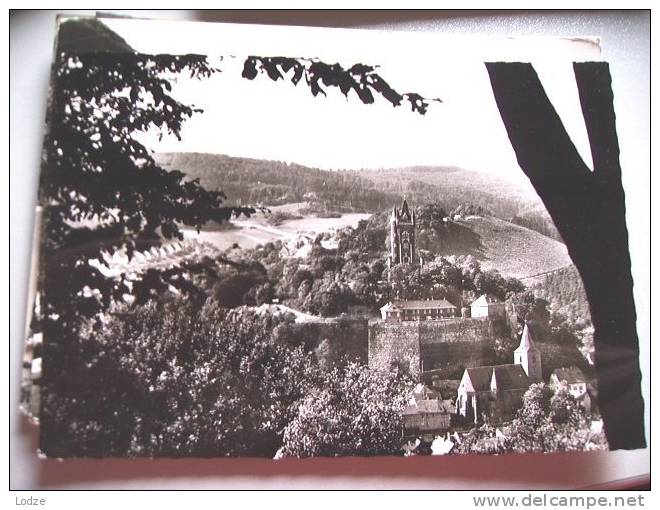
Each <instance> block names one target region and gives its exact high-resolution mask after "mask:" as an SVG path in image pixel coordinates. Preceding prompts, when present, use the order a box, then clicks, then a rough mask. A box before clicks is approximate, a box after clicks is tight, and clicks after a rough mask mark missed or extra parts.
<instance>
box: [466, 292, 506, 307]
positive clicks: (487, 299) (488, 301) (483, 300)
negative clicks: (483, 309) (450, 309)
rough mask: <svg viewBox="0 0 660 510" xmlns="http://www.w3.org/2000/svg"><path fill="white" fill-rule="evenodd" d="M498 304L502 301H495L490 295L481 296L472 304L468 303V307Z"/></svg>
mask: <svg viewBox="0 0 660 510" xmlns="http://www.w3.org/2000/svg"><path fill="white" fill-rule="evenodd" d="M500 303H502V301H500V300H499V299H497V298H496V297H495V296H493V295H491V294H482V295H481V296H479V297H478V298H477V299H475V300H474V301H473V302H472V303H470V306H488V305H492V304H500Z"/></svg>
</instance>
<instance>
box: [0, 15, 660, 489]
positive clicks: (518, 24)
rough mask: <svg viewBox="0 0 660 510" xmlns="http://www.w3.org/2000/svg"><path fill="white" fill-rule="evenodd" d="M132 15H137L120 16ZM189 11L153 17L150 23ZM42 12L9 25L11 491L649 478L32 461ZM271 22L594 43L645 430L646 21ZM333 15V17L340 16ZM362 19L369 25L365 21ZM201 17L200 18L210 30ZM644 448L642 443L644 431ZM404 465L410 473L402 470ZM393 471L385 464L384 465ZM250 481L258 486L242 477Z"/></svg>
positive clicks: (289, 464)
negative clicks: (607, 106) (599, 54)
mask: <svg viewBox="0 0 660 510" xmlns="http://www.w3.org/2000/svg"><path fill="white" fill-rule="evenodd" d="M131 14H132V15H142V14H143V13H139V12H138V13H135V12H132V13H131ZM164 14H167V16H168V17H176V16H181V17H184V18H187V19H194V18H195V16H197V15H196V14H195V13H194V12H192V11H188V12H184V13H174V14H173V13H156V14H154V17H163V15H164ZM54 16H55V14H54V13H52V12H50V13H49V12H39V11H33V12H19V13H13V14H12V16H11V26H10V29H11V32H10V44H11V65H10V78H11V80H10V93H11V106H10V113H11V124H10V134H11V147H10V175H11V185H10V196H11V206H10V214H11V231H10V241H11V248H10V264H11V272H10V286H11V295H10V302H11V305H10V340H11V344H10V359H9V364H10V379H9V380H10V384H11V386H10V410H11V412H12V414H11V415H10V416H11V421H10V472H11V487H12V488H17V489H31V488H40V487H49V488H64V487H67V488H74V487H75V488H104V487H112V488H125V489H146V488H171V489H174V488H222V487H224V488H229V487H231V488H248V487H258V488H283V487H297V488H302V487H306V488H318V487H322V488H348V487H352V488H365V487H371V488H402V487H409V488H422V487H424V488H456V489H458V488H471V489H474V488H477V487H481V488H496V487H500V488H504V487H509V488H516V487H517V488H523V487H530V488H531V487H536V488H551V487H555V488H559V487H577V486H582V485H585V484H587V485H591V484H596V483H602V482H606V481H609V480H613V479H618V478H624V477H629V476H635V475H639V474H643V473H648V472H649V450H638V451H630V452H626V451H619V452H607V453H597V454H575V455H573V456H565V455H547V456H542V457H541V458H540V457H539V456H532V455H522V456H510V457H506V458H504V457H498V458H493V457H470V458H443V459H416V460H415V459H400V460H399V459H395V460H390V459H354V460H350V461H349V460H344V459H332V460H324V459H314V460H310V461H302V462H301V461H286V462H281V463H272V462H271V461H261V460H224V459H219V460H217V461H216V460H213V461H194V460H192V461H176V462H175V461H170V460H165V461H148V460H138V461H121V460H118V461H92V460H90V461H68V462H63V463H58V462H56V461H51V460H49V461H43V460H39V459H37V457H36V455H35V447H36V435H35V430H34V429H33V428H31V427H26V425H25V424H24V422H23V421H22V420H21V419H20V417H19V416H18V413H17V410H18V396H19V386H18V381H19V372H20V365H21V349H22V330H23V324H24V322H23V321H24V314H25V297H26V291H27V278H28V272H29V261H30V242H31V229H32V221H33V209H34V208H33V205H34V203H35V198H36V187H37V178H38V171H39V160H40V151H41V142H42V134H43V119H44V114H45V101H46V93H47V83H48V71H49V64H50V60H51V48H52V41H53V35H54ZM250 16H251V17H252V20H255V19H256V20H258V21H260V22H268V21H269V20H268V19H266V16H267V14H266V13H252V14H250V13H236V12H233V11H232V12H229V13H225V14H213V13H203V14H202V15H201V16H200V17H202V18H204V19H205V20H207V21H221V20H223V19H224V20H227V21H234V20H237V18H240V19H238V21H249V20H250ZM271 16H272V17H273V18H274V21H275V22H279V23H284V22H286V23H288V24H295V23H296V20H298V21H299V22H300V21H302V22H306V23H308V24H315V25H324V24H327V25H334V26H356V23H355V21H354V19H355V18H358V21H357V24H359V25H365V26H367V25H368V26H369V28H372V27H377V28H386V29H393V30H414V31H424V32H425V31H432V32H448V33H482V34H489V33H490V34H502V35H510V34H528V35H530V34H533V35H542V34H543V35H576V34H579V35H584V34H587V35H599V36H601V37H602V47H603V50H604V51H603V58H604V59H605V60H608V61H609V62H610V64H611V71H612V77H613V88H614V95H615V109H616V112H617V126H618V133H619V141H620V145H621V163H622V168H623V184H624V188H625V191H626V197H627V220H628V228H629V232H630V239H631V241H630V250H631V256H632V271H633V277H634V279H635V300H636V305H637V313H638V334H639V338H640V351H641V354H640V363H641V367H642V372H643V375H644V380H643V385H642V389H643V395H644V398H645V401H646V402H647V406H646V413H645V420H646V425H647V431H649V430H650V429H649V421H650V412H649V404H650V398H649V397H650V384H649V376H650V310H649V297H650V277H649V274H650V260H649V251H650V225H649V215H650V190H649V186H648V183H649V177H650V161H649V150H650V145H649V142H650V140H649V130H650V115H649V107H650V48H649V33H650V20H649V17H648V15H647V14H637V13H634V12H627V13H616V12H605V13H597V12H590V13H565V14H543V13H533V14H512V15H505V14H497V15H490V16H479V15H477V14H475V13H470V14H469V15H465V16H464V17H462V16H461V15H460V14H459V15H455V16H454V17H452V16H448V15H443V14H442V13H440V14H433V13H422V14H421V15H419V16H421V17H422V19H415V18H413V17H411V16H413V15H412V14H411V13H404V14H402V15H401V16H403V17H404V18H405V20H404V21H397V13H396V12H388V13H373V14H372V15H364V14H356V15H355V16H351V15H350V14H349V15H342V14H341V13H337V12H334V13H318V14H316V15H315V14H309V13H294V14H291V15H290V17H289V18H287V17H286V14H283V13H277V14H276V15H271ZM342 16H345V17H342ZM365 16H370V18H369V19H368V18H367V17H365ZM210 18H211V19H210ZM647 437H648V432H647ZM410 460H413V463H410V462H409V461H410ZM393 462H394V463H393ZM257 471H258V472H259V473H260V475H259V476H255V475H254V473H256V472H257Z"/></svg>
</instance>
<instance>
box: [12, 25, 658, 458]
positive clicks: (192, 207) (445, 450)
mask: <svg viewBox="0 0 660 510" xmlns="http://www.w3.org/2000/svg"><path fill="white" fill-rule="evenodd" d="M81 41H83V42H81ZM38 210H39V235H38V237H37V246H35V251H36V254H37V255H36V256H35V263H34V266H35V268H36V270H38V271H37V272H38V277H37V278H36V279H35V286H34V288H35V299H34V306H32V308H31V315H30V320H29V335H28V341H27V349H26V355H25V365H24V366H25V369H24V370H25V377H24V383H23V390H24V398H23V403H24V408H25V410H26V411H27V412H29V413H30V414H31V415H32V416H33V418H34V419H35V420H37V421H38V422H39V427H40V450H41V452H42V453H43V454H45V455H46V456H49V457H58V458H67V457H135V456H145V457H225V456H242V457H265V458H282V457H312V456H381V455H391V456H409V455H431V454H434V455H460V454H470V453H478V454H502V453H519V452H554V451H587V450H606V449H618V448H640V447H643V446H644V444H645V436H644V429H643V412H642V411H643V402H642V399H641V393H640V372H639V361H638V347H637V344H638V339H637V333H636V329H635V308H634V302H633V297H632V278H631V275H630V258H629V255H628V239H627V238H628V234H627V230H626V224H625V205H624V195H623V188H622V184H621V168H620V164H619V159H618V141H617V132H616V126H615V114H614V106H613V91H612V88H611V81H610V73H609V68H608V65H607V63H606V62H602V61H600V48H599V43H598V40H597V38H573V39H562V38H521V39H515V38H513V39H511V38H497V37H494V38H484V37H476V36H475V37H471V36H464V37H459V36H453V37H449V36H447V37H442V36H430V35H420V34H401V33H398V34H390V33H386V32H377V31H374V32H361V31H352V30H328V29H310V28H307V29H302V28H291V27H263V26H261V27H260V26H251V27H249V26H239V25H221V24H209V23H190V22H156V21H145V20H130V19H102V18H68V19H67V18H63V19H61V20H60V23H59V35H58V39H57V41H56V45H55V55H54V62H53V68H52V82H51V89H50V96H49V112H48V119H47V130H46V136H45V141H44V151H43V167H42V176H41V182H40V192H39V204H38Z"/></svg>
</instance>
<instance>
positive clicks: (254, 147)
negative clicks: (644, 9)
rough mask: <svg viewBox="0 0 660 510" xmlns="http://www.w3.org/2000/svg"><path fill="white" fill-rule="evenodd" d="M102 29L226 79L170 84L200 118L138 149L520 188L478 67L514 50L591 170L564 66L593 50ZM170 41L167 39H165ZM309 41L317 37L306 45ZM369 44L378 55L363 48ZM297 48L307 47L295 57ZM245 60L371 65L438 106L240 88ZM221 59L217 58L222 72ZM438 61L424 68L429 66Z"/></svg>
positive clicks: (120, 23) (273, 86)
mask: <svg viewBox="0 0 660 510" xmlns="http://www.w3.org/2000/svg"><path fill="white" fill-rule="evenodd" d="M106 23H107V24H108V26H110V27H111V28H112V29H113V30H115V31H116V32H117V33H119V34H120V35H121V36H122V37H124V38H125V39H126V40H127V42H128V43H129V44H131V45H132V46H133V47H134V48H135V49H136V50H138V51H142V52H147V53H164V52H168V53H186V52H196V53H204V54H208V55H209V57H210V60H211V62H212V63H214V64H217V65H218V67H219V68H221V69H222V71H223V72H222V73H218V74H216V75H214V76H212V77H211V78H210V79H206V80H202V81H196V80H190V79H180V80H179V82H178V83H177V84H176V85H175V86H174V89H173V94H174V95H175V96H176V97H177V98H179V99H180V100H181V101H183V102H186V103H193V104H195V105H196V106H198V107H201V108H203V109H204V113H203V114H198V115H196V116H194V117H193V118H192V119H190V120H189V121H188V122H187V123H186V124H185V125H184V128H183V131H182V133H181V134H182V141H181V142H179V141H178V140H177V139H176V138H174V137H166V138H164V139H163V141H162V142H158V141H157V138H156V136H155V133H154V134H153V136H147V137H144V138H143V139H142V140H143V141H144V142H145V143H146V144H148V145H149V146H150V147H151V148H152V149H154V150H155V151H186V152H211V153H221V154H228V155H232V156H244V157H252V158H263V159H273V160H282V161H289V162H297V163H301V164H305V165H309V166H315V167H319V168H324V169H336V168H379V167H399V166H410V165H455V166H459V167H463V168H466V169H470V170H476V171H481V172H488V173H492V174H495V175H498V176H500V177H503V178H507V179H513V180H515V181H520V180H522V181H526V179H525V177H524V175H523V174H522V172H521V170H520V169H519V167H518V164H517V162H516V158H515V154H514V152H513V150H512V148H511V145H510V143H509V140H508V137H507V135H506V131H505V129H504V125H503V124H502V121H501V118H500V115H499V112H498V110H497V106H496V104H495V100H494V98H493V94H492V91H491V88H490V82H489V79H488V74H487V72H486V68H485V66H484V65H483V60H484V58H486V59H490V60H495V59H496V55H497V54H494V53H493V52H495V51H501V52H502V53H506V51H508V53H513V54H514V55H518V54H519V53H520V51H522V50H521V48H522V47H523V46H525V45H527V46H534V44H538V45H539V46H538V47H539V48H541V49H538V50H537V51H536V52H535V53H534V52H532V53H531V54H532V55H535V56H541V57H542V58H539V59H538V60H537V61H533V63H534V66H535V69H536V71H537V73H538V74H539V76H540V78H541V81H542V83H543V85H544V87H545V90H546V93H547V94H548V96H549V97H550V99H551V101H552V102H553V104H554V106H555V108H556V109H557V111H558V113H559V115H560V117H561V118H562V120H563V122H564V125H565V127H566V129H567V130H568V132H569V134H570V135H571V137H572V139H573V140H574V143H575V145H576V146H577V148H578V150H579V151H580V153H581V155H582V157H583V159H584V160H585V162H586V164H587V165H588V166H591V156H590V151H589V145H588V139H587V135H586V129H585V127H584V121H583V118H582V113H581V110H580V105H579V99H578V93H577V88H576V85H575V79H574V76H573V70H572V63H571V61H572V59H573V56H575V58H577V59H580V58H581V59H583V60H584V59H585V56H590V57H592V58H597V52H596V51H595V50H594V48H593V45H586V46H585V45H584V44H582V45H579V44H577V45H571V44H568V43H566V44H564V43H565V41H563V40H562V41H561V42H562V44H555V42H556V41H551V42H550V43H548V41H541V40H540V39H542V38H539V40H532V41H529V40H528V41H520V42H518V43H517V44H514V43H512V42H511V41H509V40H505V41H503V39H504V38H495V39H492V40H489V41H492V44H491V43H489V44H484V41H483V40H481V41H480V42H479V43H478V44H477V45H475V47H478V48H479V50H478V51H476V50H474V48H472V46H470V44H471V43H470V44H468V43H469V41H470V39H469V38H468V39H465V38H463V39H460V41H458V39H459V38H457V37H456V36H454V38H453V39H451V38H449V39H442V38H436V39H426V38H424V39H419V38H418V39H415V38H414V37H413V38H411V39H410V41H411V42H410V47H409V48H408V47H406V44H408V40H406V41H405V43H401V42H400V40H397V41H399V42H397V46H396V49H398V50H400V51H394V50H388V48H387V47H386V46H387V44H388V43H390V42H391V41H390V38H389V36H388V37H385V38H383V37H381V38H379V37H380V35H382V34H379V35H372V34H373V32H372V33H370V34H366V35H364V36H363V35H362V33H360V34H355V33H351V34H345V32H346V31H339V32H338V31H336V30H319V29H302V30H303V33H302V34H300V30H301V29H299V28H296V29H291V28H290V27H289V28H287V27H284V28H283V27H277V28H276V29H275V30H274V31H273V32H269V30H273V28H272V27H268V28H265V27H249V28H245V27H239V28H240V30H239V28H237V27H236V26H233V27H230V29H228V28H227V27H226V26H225V27H224V28H225V29H224V30H220V28H218V26H217V25H211V26H208V25H210V24H202V25H206V26H202V27H200V26H199V24H196V25H193V24H189V23H182V22H165V23H164V24H160V23H156V25H159V26H154V25H149V26H148V27H147V25H145V24H142V25H141V26H140V23H139V22H135V21H128V20H108V21H107V22H106ZM172 23H175V24H174V25H172ZM145 27H147V28H148V29H145ZM174 29H176V31H177V34H176V37H168V34H171V32H172V30H174ZM285 30H293V31H294V32H292V33H293V34H294V36H295V37H294V36H292V37H291V38H289V39H292V40H288V39H287V37H285V36H286V35H287V34H288V32H284V31H285ZM350 32H355V31H350ZM255 34H259V35H268V37H266V39H268V40H260V41H257V42H255V41H254V39H255V38H254V37H250V36H251V35H252V36H254V35H255ZM311 35H314V36H315V37H314V39H313V43H312V42H311V41H312V39H310V38H309V36H311ZM338 36H341V37H340V38H339V39H338ZM296 37H298V39H300V40H299V41H298V43H296V40H295V39H296ZM397 37H400V34H397ZM216 39H217V40H216ZM340 39H341V40H340ZM375 39H377V42H378V44H371V45H370V43H371V41H372V40H375ZM301 41H306V42H307V43H306V44H304V45H301V44H300V43H301ZM363 41H364V44H363V45H360V46H356V43H357V42H363ZM429 41H432V42H434V43H435V42H437V45H436V46H434V48H433V51H431V49H429V47H428V45H422V44H421V43H422V42H426V43H428V42H429ZM296 44H297V45H296ZM507 44H508V45H509V46H507ZM498 45H499V46H498ZM500 46H501V47H500ZM420 48H421V49H420ZM457 48H458V49H457ZM461 48H462V50H464V51H463V53H461V51H462V50H461ZM497 48H499V50H498V49H497ZM507 48H508V50H507ZM585 48H586V49H585ZM596 48H597V47H596ZM223 49H226V50H227V51H222V50H223ZM512 49H513V51H512ZM204 50H205V51H204ZM237 50H243V51H237ZM386 50H388V51H386ZM486 50H487V51H486ZM541 50H543V51H541ZM573 50H575V51H573ZM470 51H472V52H470ZM488 51H489V52H490V53H488ZM479 52H482V53H483V52H486V55H485V56H483V55H480V54H479ZM516 52H518V53H516ZM250 54H258V55H263V56H276V55H288V56H305V57H310V56H319V57H320V58H322V59H324V60H325V61H326V62H337V61H338V62H340V63H342V64H343V65H344V66H345V67H349V66H350V65H352V64H353V63H355V62H363V63H368V64H378V65H380V67H379V73H380V74H381V76H382V77H383V78H384V79H385V80H386V81H388V83H389V84H390V85H391V86H392V87H393V88H395V89H396V90H398V91H399V92H409V91H415V92H419V93H420V94H422V95H424V96H427V97H440V98H441V99H442V100H443V103H441V104H438V103H432V105H431V106H430V107H429V110H428V112H427V114H426V115H424V116H422V115H419V114H416V113H413V112H411V111H410V108H409V106H407V105H402V106H400V107H398V108H393V107H392V105H391V104H390V103H388V102H387V101H385V100H383V99H377V100H376V103H375V104H372V105H364V104H362V103H361V102H360V101H359V100H358V99H357V97H355V96H354V95H349V97H348V98H345V97H344V96H343V95H342V94H341V93H340V92H339V91H338V90H328V91H327V94H328V95H327V97H323V96H319V97H316V98H315V97H313V96H312V94H311V93H310V91H309V88H308V87H307V86H306V85H305V84H304V83H303V82H304V80H303V81H301V83H299V84H298V86H297V87H294V86H293V85H292V84H291V83H290V82H283V81H281V80H280V81H278V82H273V81H271V80H270V79H268V78H267V77H266V76H265V75H259V76H258V77H257V78H256V79H255V80H253V81H249V80H245V79H243V78H241V71H242V66H243V60H244V57H245V56H246V55H250ZM219 55H223V56H224V58H223V59H222V60H220V58H219ZM229 55H236V57H235V58H232V57H229ZM436 55H437V57H435V58H433V60H432V61H431V60H430V58H431V57H430V56H436ZM461 55H467V56H461ZM502 59H504V58H502ZM502 59H500V60H502ZM514 59H515V58H514ZM521 59H525V58H524V55H523V58H521ZM528 60H529V59H528Z"/></svg>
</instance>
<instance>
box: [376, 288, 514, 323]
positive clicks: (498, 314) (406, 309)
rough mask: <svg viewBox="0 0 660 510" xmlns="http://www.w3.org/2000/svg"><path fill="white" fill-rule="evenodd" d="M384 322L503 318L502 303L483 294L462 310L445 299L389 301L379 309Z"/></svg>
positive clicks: (493, 297)
mask: <svg viewBox="0 0 660 510" xmlns="http://www.w3.org/2000/svg"><path fill="white" fill-rule="evenodd" d="M380 313H381V317H382V318H383V320H386V321H390V322H393V321H420V320H442V319H454V318H461V317H462V318H468V317H475V318H479V317H488V318H493V319H494V318H503V317H504V316H505V313H506V310H505V307H504V303H503V302H501V301H500V300H499V299H497V298H496V297H495V296H491V295H489V294H483V295H481V296H479V298H477V299H476V300H474V301H473V302H472V303H470V305H469V306H467V307H464V308H463V309H462V310H461V309H460V308H458V307H457V306H455V305H453V304H452V303H450V302H449V301H447V300H446V299H425V300H423V299H417V300H399V301H390V302H389V303H387V304H386V305H384V306H383V307H381V309H380Z"/></svg>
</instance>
